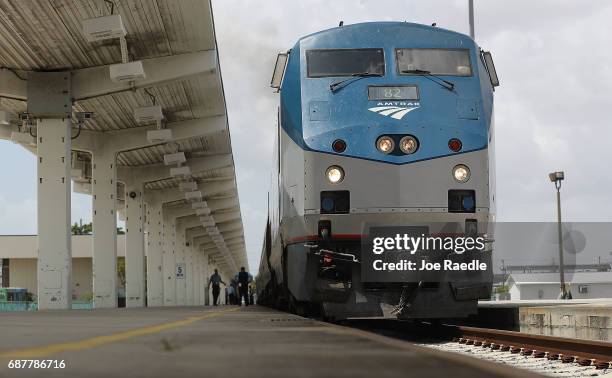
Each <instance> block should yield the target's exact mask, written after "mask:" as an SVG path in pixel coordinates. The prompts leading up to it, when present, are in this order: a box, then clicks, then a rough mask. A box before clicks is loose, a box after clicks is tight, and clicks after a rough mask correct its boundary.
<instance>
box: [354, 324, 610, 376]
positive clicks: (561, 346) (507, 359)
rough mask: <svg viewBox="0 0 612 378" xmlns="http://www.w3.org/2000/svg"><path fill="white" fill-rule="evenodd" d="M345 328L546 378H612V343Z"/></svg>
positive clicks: (452, 329)
mask: <svg viewBox="0 0 612 378" xmlns="http://www.w3.org/2000/svg"><path fill="white" fill-rule="evenodd" d="M343 324H344V325H346V326H349V327H356V328H360V329H363V330H366V331H371V332H376V333H380V334H384V335H386V336H390V337H396V338H401V339H404V340H407V341H411V342H414V343H415V344H417V345H421V346H424V347H428V348H434V349H437V350H442V351H448V352H455V353H461V354H465V355H469V356H472V357H477V358H481V359H486V360H490V361H494V362H499V363H503V364H508V365H511V366H515V367H517V368H524V369H528V370H532V371H535V372H538V373H541V374H545V375H551V376H566V377H579V376H606V377H612V343H609V342H602V341H594V340H580V339H569V338H563V337H554V336H544V335H532V334H526V333H521V332H513V331H504V330H496V329H487V328H476V327H465V326H455V325H445V324H442V325H432V324H429V323H417V322H405V321H395V320H386V319H385V320H351V321H346V322H344V323H343Z"/></svg>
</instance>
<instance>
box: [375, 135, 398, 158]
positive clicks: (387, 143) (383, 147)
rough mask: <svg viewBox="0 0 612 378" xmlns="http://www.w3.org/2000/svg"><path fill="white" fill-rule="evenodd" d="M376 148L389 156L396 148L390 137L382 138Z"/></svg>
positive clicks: (377, 142)
mask: <svg viewBox="0 0 612 378" xmlns="http://www.w3.org/2000/svg"><path fill="white" fill-rule="evenodd" d="M376 148H378V151H380V152H382V153H383V154H389V153H391V152H392V151H393V149H394V148H395V142H394V141H393V139H391V138H390V137H388V136H381V137H380V138H378V140H377V141H376Z"/></svg>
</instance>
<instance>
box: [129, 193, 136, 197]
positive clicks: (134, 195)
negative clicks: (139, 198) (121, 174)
mask: <svg viewBox="0 0 612 378" xmlns="http://www.w3.org/2000/svg"><path fill="white" fill-rule="evenodd" d="M129 196H130V198H131V199H134V198H136V192H134V191H132V192H130V194H129Z"/></svg>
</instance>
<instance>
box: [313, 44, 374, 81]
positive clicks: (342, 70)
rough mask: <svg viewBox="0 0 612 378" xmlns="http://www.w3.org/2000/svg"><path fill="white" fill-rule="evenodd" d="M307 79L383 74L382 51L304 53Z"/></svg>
mask: <svg viewBox="0 0 612 378" xmlns="http://www.w3.org/2000/svg"><path fill="white" fill-rule="evenodd" d="M306 69H307V71H308V77H311V78H317V77H332V76H353V75H359V74H366V73H367V74H372V75H380V76H383V75H384V74H385V53H384V51H383V49H323V50H307V51H306Z"/></svg>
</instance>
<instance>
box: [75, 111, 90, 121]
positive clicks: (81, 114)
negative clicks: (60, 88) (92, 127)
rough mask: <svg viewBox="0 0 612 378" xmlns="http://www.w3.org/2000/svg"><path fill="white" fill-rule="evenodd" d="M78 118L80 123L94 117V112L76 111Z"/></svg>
mask: <svg viewBox="0 0 612 378" xmlns="http://www.w3.org/2000/svg"><path fill="white" fill-rule="evenodd" d="M76 118H77V121H78V122H79V123H81V122H83V121H87V120H90V119H92V118H93V113H92V112H78V113H76Z"/></svg>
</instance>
